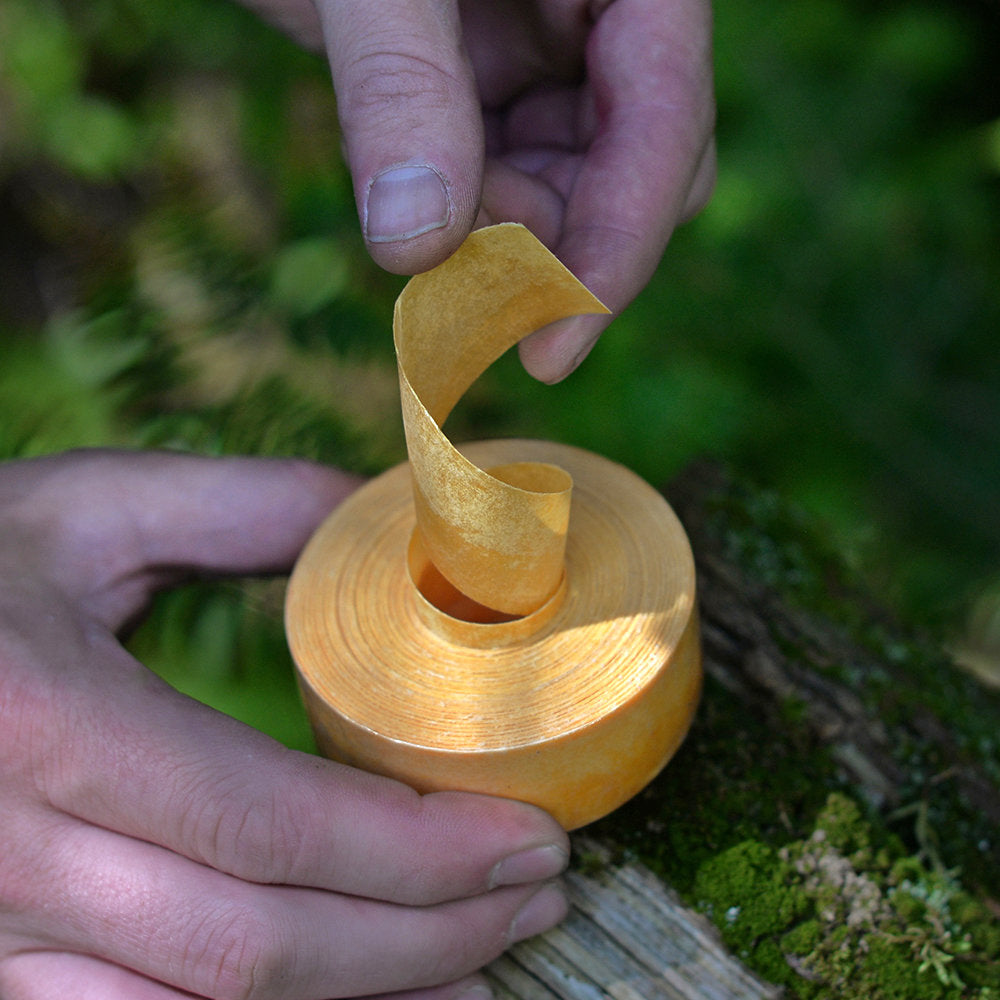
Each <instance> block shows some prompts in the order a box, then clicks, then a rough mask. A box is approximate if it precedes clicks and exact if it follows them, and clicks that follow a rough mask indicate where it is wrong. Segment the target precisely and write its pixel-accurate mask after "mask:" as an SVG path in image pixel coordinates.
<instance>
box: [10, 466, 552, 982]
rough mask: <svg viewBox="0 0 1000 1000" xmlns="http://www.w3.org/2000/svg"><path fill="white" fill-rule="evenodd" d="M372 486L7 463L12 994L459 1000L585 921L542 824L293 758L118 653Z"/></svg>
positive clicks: (327, 476) (231, 472)
mask: <svg viewBox="0 0 1000 1000" xmlns="http://www.w3.org/2000/svg"><path fill="white" fill-rule="evenodd" d="M354 485H355V484H354V483H353V482H352V481H351V480H350V479H349V478H348V477H346V476H343V475H340V474H338V473H335V472H333V471H330V470H325V469H322V468H319V467H317V466H312V465H309V464H306V463H301V462H292V461H278V460H270V461H269V460H251V459H205V458H196V457H190V456H180V455H167V454H123V453H114V452H103V451H101V452H78V453H69V454H66V455H61V456H55V457H49V458H43V459H34V460H30V461H23V462H13V463H10V464H8V465H6V466H0V845H2V847H0V995H2V996H3V997H5V998H9V1000H56V998H61V997H64V996H73V997H74V998H75V1000H97V998H100V1000H125V998H128V1000H167V998H174V1000H180V998H181V997H189V996H191V995H195V996H198V997H210V998H218V1000H224V998H225V1000H228V998H243V1000H277V998H281V1000H328V998H330V997H341V996H356V995H361V994H378V993H382V992H384V991H390V990H404V989H409V990H415V992H410V993H405V994H402V996H405V997H410V998H412V1000H417V998H419V1000H448V998H452V997H456V996H458V994H459V993H460V992H461V990H462V989H463V988H466V987H468V986H470V985H471V984H473V983H475V982H477V981H478V980H477V978H476V977H475V976H474V973H475V971H476V970H477V969H479V968H480V967H481V966H482V965H484V964H485V963H487V962H488V961H490V960H491V959H492V958H493V957H495V956H496V955H497V954H499V953H500V952H501V951H502V950H503V949H504V948H505V947H506V946H507V944H508V943H510V942H512V941H514V940H516V939H519V938H522V937H525V936H528V935H529V934H532V933H535V932H538V931H540V930H543V929H545V928H547V927H548V926H550V925H551V924H553V923H555V922H556V921H557V920H558V919H560V917H561V916H562V915H563V913H564V910H565V903H564V900H563V898H562V894H561V892H560V891H559V889H558V888H557V887H556V886H555V885H553V884H550V883H547V882H546V881H544V880H546V879H549V878H551V877H552V876H554V875H555V874H557V872H558V871H559V870H560V869H561V868H562V866H563V864H564V862H565V859H566V856H567V842H566V837H565V834H564V833H563V832H562V830H561V829H559V828H558V827H557V826H556V824H555V823H554V822H553V821H552V820H551V819H549V817H547V816H546V815H544V814H543V813H542V812H540V811H539V810H537V809H534V808H532V807H530V806H525V805H520V804H517V803H513V802H507V801H503V800H499V799H491V798H488V797H485V796H476V795H463V794H458V793H452V794H435V795H427V796H424V797H420V796H418V795H417V794H416V793H415V792H413V791H411V790H410V789H408V788H405V787H404V786H402V785H400V784H398V783H396V782H393V781H390V780H388V779H384V778H378V777H374V776H371V775H367V774H363V773H361V772H359V771H355V770H352V769H350V768H347V767H343V766H340V765H337V764H334V763H331V762H329V761H325V760H321V759H320V758H317V757H312V756H309V755H306V754H301V753H296V752H293V751H290V750H287V749H285V748H283V747H282V746H280V745H278V744H277V743H275V742H274V741H272V740H271V739H269V738H268V737H266V736H264V735H262V734H261V733H258V732H255V731H253V730H251V729H249V728H247V727H246V726H243V725H242V724H240V723H238V722H236V721H234V720H232V719H229V718H227V717H225V716H222V715H219V714H217V713H215V712H214V711H212V710H211V709H209V708H207V707H205V706H203V705H200V704H198V703H196V702H193V701H191V700H190V699H188V698H185V697H183V696H182V695H180V694H178V693H177V692H176V691H174V690H173V689H171V688H170V687H168V686H167V685H166V684H164V683H163V682H161V681H160V680H159V679H158V678H156V677H155V676H154V675H153V674H151V673H150V672H149V671H147V670H146V669H145V668H144V667H143V666H142V665H141V664H139V663H137V662H136V661H135V660H134V659H133V658H132V657H131V656H130V655H129V654H128V653H127V652H126V651H125V649H123V648H122V646H121V645H120V644H119V643H118V641H117V640H116V638H115V635H116V633H118V632H120V630H122V629H123V628H124V627H125V626H126V625H127V624H128V623H129V622H131V621H133V620H134V619H135V616H136V615H137V614H138V613H140V612H141V610H142V609H143V607H144V606H145V604H146V603H147V601H148V599H149V597H150V595H151V594H152V592H153V591H154V590H155V589H156V588H158V587H161V586H163V585H165V584H169V583H171V582H176V581H178V580H181V579H183V578H185V577H189V576H190V575H192V574H199V575H205V574H210V575H215V574H222V573H242V574H246V573H261V572H273V571H278V570H283V569H286V568H287V567H288V566H289V564H290V562H291V561H292V560H293V559H294V557H295V555H296V554H297V552H298V551H299V549H300V548H301V546H302V544H303V542H304V541H305V539H306V538H307V537H308V535H309V534H310V533H311V531H312V530H313V528H314V527H315V526H316V524H317V523H318V522H319V520H320V519H321V518H322V517H323V516H324V514H325V513H326V511H327V510H328V509H329V508H330V507H332V506H333V505H334V504H335V503H336V502H337V501H338V500H340V499H341V498H342V497H343V496H345V495H346V494H347V493H348V492H349V491H350V490H351V489H352V488H353V486H354ZM494 886H496V888H492V887H494ZM440 984H445V985H440Z"/></svg>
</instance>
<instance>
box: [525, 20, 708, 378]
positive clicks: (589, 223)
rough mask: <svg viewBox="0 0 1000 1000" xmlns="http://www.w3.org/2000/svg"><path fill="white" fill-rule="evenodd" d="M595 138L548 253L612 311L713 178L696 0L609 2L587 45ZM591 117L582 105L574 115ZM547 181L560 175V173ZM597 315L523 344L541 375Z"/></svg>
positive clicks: (553, 368) (559, 369)
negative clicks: (561, 223)
mask: <svg viewBox="0 0 1000 1000" xmlns="http://www.w3.org/2000/svg"><path fill="white" fill-rule="evenodd" d="M588 80H589V86H590V91H591V95H590V96H591V100H592V109H591V117H592V119H593V124H592V127H593V135H592V137H590V141H589V145H588V146H587V148H586V151H585V153H584V155H583V156H582V158H580V160H579V163H578V169H577V170H576V171H575V173H574V174H573V175H572V179H571V183H569V182H567V180H566V179H565V178H564V179H562V181H561V183H562V184H563V185H564V186H565V194H566V209H565V222H564V227H563V232H562V236H561V238H560V240H559V242H558V244H557V245H556V247H555V250H556V253H557V254H558V255H559V257H560V258H561V259H562V261H563V262H564V263H565V264H566V266H567V267H569V268H570V270H572V271H573V272H574V273H575V274H576V275H577V276H578V277H579V278H580V280H581V281H583V283H584V284H585V285H587V287H588V288H590V289H591V291H593V292H594V294H595V295H597V297H598V298H600V299H601V300H602V301H603V302H604V303H605V304H606V305H607V306H608V307H609V308H610V309H611V310H612V313H613V314H616V313H619V312H620V311H621V310H622V309H623V308H624V307H625V306H626V305H627V304H628V303H629V302H630V301H631V300H632V299H633V298H634V297H635V296H636V295H637V294H638V292H639V291H640V290H641V289H642V288H643V286H644V285H645V284H646V282H647V281H648V280H649V278H650V277H651V276H652V274H653V271H654V270H655V268H656V266H657V264H658V262H659V260H660V257H661V256H662V253H663V250H664V247H665V246H666V243H667V241H668V239H669V238H670V235H671V233H672V231H673V229H674V227H675V226H676V225H677V223H678V222H679V221H681V220H682V219H683V218H685V217H687V216H690V215H691V214H692V213H693V211H694V210H696V209H697V208H700V207H701V205H702V204H703V203H704V201H705V200H707V197H708V194H709V191H710V189H711V183H712V180H713V178H714V147H713V146H712V144H711V136H712V130H713V115H714V104H713V100H712V73H711V20H710V13H709V9H708V5H707V4H706V3H704V2H702V0H670V2H666V0H617V2H615V3H612V4H610V5H609V6H607V8H606V9H605V10H604V12H603V14H602V15H601V17H600V20H599V21H598V23H597V24H596V25H595V27H594V31H593V35H592V37H591V40H590V43H589V48H588ZM587 118H588V116H587V115H586V114H584V112H583V111H581V123H583V124H584V125H586V120H587ZM556 183H560V181H559V180H558V179H557V180H556ZM608 322H609V320H608V319H606V318H597V317H580V318H577V319H574V320H570V321H564V322H563V323H560V324H557V325H556V326H555V327H554V328H552V329H549V330H546V331H541V332H539V333H538V334H536V335H535V336H533V337H531V338H529V339H528V340H527V341H525V342H524V343H523V344H522V346H521V358H522V360H523V362H524V364H525V367H526V368H527V369H528V370H529V371H530V372H531V373H532V374H533V375H535V376H536V377H537V378H540V379H541V380H542V381H546V382H554V381H558V380H559V379H560V378H563V377H565V375H567V374H568V373H569V372H570V371H571V370H572V369H573V368H574V367H575V366H576V365H578V364H579V363H580V362H581V361H582V360H583V358H584V357H585V356H586V354H587V352H588V351H589V349H590V348H591V347H592V346H593V343H594V342H595V341H596V339H597V337H598V336H599V334H600V332H601V330H602V329H603V328H604V327H605V326H606V325H607V323H608Z"/></svg>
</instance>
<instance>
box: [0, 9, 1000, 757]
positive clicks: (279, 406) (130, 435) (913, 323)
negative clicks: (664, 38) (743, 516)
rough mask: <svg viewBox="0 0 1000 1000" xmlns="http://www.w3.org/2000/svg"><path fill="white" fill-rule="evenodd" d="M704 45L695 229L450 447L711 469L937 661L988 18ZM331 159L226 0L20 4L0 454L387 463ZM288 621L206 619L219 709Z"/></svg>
mask: <svg viewBox="0 0 1000 1000" xmlns="http://www.w3.org/2000/svg"><path fill="white" fill-rule="evenodd" d="M716 17H717V27H716V45H717V87H718V101H719V125H718V134H719V149H720V164H721V166H720V175H719V182H718V188H717V192H716V195H715V198H714V200H713V202H712V203H711V205H710V206H709V208H708V209H707V210H706V211H705V212H704V213H703V214H702V216H700V217H699V218H698V219H697V220H696V221H695V222H693V223H691V224H690V225H688V226H687V227H685V228H684V229H682V230H681V231H679V232H678V234H677V235H676V237H675V239H674V241H673V243H672V245H671V246H670V248H669V249H668V252H667V255H666V257H665V259H664V262H663V265H662V266H661V268H660V270H659V272H658V274H657V276H656V278H655V279H654V281H653V282H652V283H651V285H650V286H649V288H648V289H647V290H646V292H645V293H644V294H643V295H642V297H641V298H640V299H639V301H637V302H636V303H635V305H634V306H633V307H632V308H631V309H630V310H629V311H628V312H627V313H626V315H625V316H623V317H622V318H621V319H620V320H618V321H617V322H616V323H615V325H614V327H613V328H612V329H611V330H610V331H609V333H608V334H607V335H606V336H605V337H604V338H603V340H602V341H601V343H600V344H599V346H598V347H597V348H596V349H595V351H594V353H593V355H592V356H591V358H590V359H589V360H588V361H587V363H586V364H585V365H584V366H583V368H582V369H581V370H580V371H579V372H577V373H576V374H575V375H574V376H573V377H571V378H570V379H569V380H567V381H566V382H565V383H563V384H561V385H560V386H557V387H554V388H552V387H544V386H541V385H538V384H535V383H533V382H532V381H531V380H530V379H528V378H527V377H526V376H524V375H523V373H522V372H521V371H520V369H519V366H518V364H517V361H516V359H514V358H506V359H503V360H501V362H499V363H498V364H497V365H496V366H495V367H494V368H493V369H492V370H491V371H490V372H489V373H487V375H486V376H484V378H483V379H482V380H481V381H480V383H478V384H477V386H476V387H474V389H473V391H472V392H471V393H470V394H469V396H468V397H467V398H466V400H465V401H464V402H463V403H462V405H461V412H460V413H458V414H457V415H456V417H455V418H454V425H453V426H452V428H451V431H452V434H453V436H455V437H456V438H466V437H479V436H488V437H495V436H502V435H508V434H523V435H528V436H537V437H549V438H555V439H561V440H565V441H569V442H572V443H576V444H580V445H582V446H584V447H588V448H591V449H593V450H595V451H598V452H601V453H604V454H606V455H609V456H611V457H613V458H616V459H618V460H620V461H622V462H623V463H625V464H626V465H629V466H631V467H632V468H634V469H636V470H637V471H638V472H640V473H641V474H642V475H644V476H645V477H646V478H648V479H649V480H650V481H652V482H653V483H657V484H659V483H663V482H665V481H666V480H668V479H669V478H670V476H671V475H672V474H674V473H675V472H676V471H677V470H678V469H679V468H680V467H682V466H683V465H684V464H685V463H686V462H688V461H689V460H690V459H692V458H693V457H695V456H698V455H702V454H709V455H714V456H718V457H721V458H723V459H725V460H727V461H729V462H731V463H733V464H734V465H735V466H736V467H737V468H739V469H741V470H743V471H745V472H747V473H749V474H751V475H752V476H753V477H755V478H756V479H758V480H759V481H761V482H762V483H764V484H766V485H769V486H773V487H775V488H777V489H778V490H779V491H780V492H781V493H782V494H783V495H784V496H786V497H788V498H791V499H793V500H794V501H796V502H798V503H800V504H801V505H803V506H804V507H805V508H807V509H809V510H811V511H813V512H814V513H815V514H816V515H817V516H819V517H820V518H822V519H824V522H825V524H826V525H827V526H828V530H829V532H830V534H831V537H832V538H833V539H834V540H835V542H836V545H837V546H838V547H839V548H840V549H841V550H842V551H843V552H844V553H845V556H846V557H847V558H848V559H849V560H850V561H852V562H853V563H854V564H855V565H857V566H859V567H860V568H862V569H863V570H864V571H865V572H867V573H868V574H869V575H870V578H871V579H872V580H873V582H874V585H875V587H876V588H877V589H879V590H881V591H882V592H883V593H884V594H885V595H886V597H887V598H888V599H890V600H891V601H893V602H895V603H897V604H898V605H899V606H900V607H902V608H903V609H904V610H905V611H906V612H907V613H908V614H909V615H910V616H911V617H915V618H917V619H918V620H920V621H926V622H929V623H931V624H932V625H933V626H934V627H935V628H937V629H938V630H939V631H940V632H941V633H942V634H944V633H945V632H946V631H947V630H948V629H952V628H954V627H956V625H957V623H958V622H959V621H960V615H961V613H962V611H963V609H964V608H965V606H966V605H967V603H968V601H969V600H970V599H971V597H972V596H973V595H974V594H975V593H977V592H978V591H980V590H982V589H983V588H985V587H987V586H988V585H989V584H990V582H991V581H992V580H993V579H994V578H995V577H996V574H997V573H998V567H1000V562H998V558H997V557H998V552H1000V503H998V502H997V501H998V497H1000V471H998V461H997V455H998V446H1000V365H998V364H997V360H996V335H997V331H998V329H1000V249H998V248H1000V240H998V236H1000V212H998V208H1000V184H998V179H1000V178H998V175H1000V107H998V102H1000V98H998V96H997V95H1000V86H998V83H1000V81H998V76H1000V71H998V70H997V68H996V60H995V52H996V50H997V41H998V37H1000V24H998V15H997V10H996V7H995V6H994V5H993V4H992V3H989V2H987V0H982V2H975V0H967V2H951V3H929V2H916V0H910V2H879V3H861V2H849V0H811V2H809V3H805V4H797V5H794V6H789V5H788V4H783V3H779V2H777V0H721V2H719V3H718V4H717V6H716ZM338 145H339V138H338V134H337V126H336V108H335V103H334V100H333V96H332V94H331V92H330V88H329V84H328V77H327V70H326V67H325V65H324V64H323V61H322V60H321V59H320V58H319V57H318V56H314V55H310V54H305V53H303V52H301V51H300V50H298V49H296V48H295V47H294V46H292V45H291V44H290V43H289V42H287V41H286V40H284V39H283V38H282V37H281V36H279V35H278V34H276V33H275V32H273V31H272V30H270V29H268V28H267V27H265V26H264V25H262V24H261V23H259V22H258V21H256V20H255V19H254V18H253V17H252V16H251V15H249V14H247V13H246V12H245V11H243V10H241V9H240V8H238V7H236V6H232V5H229V4H227V3H225V2H223V0H169V2H168V0H92V2H88V3H85V4H83V3H69V2H66V3H59V2H57V0H31V2H29V0H4V3H3V5H2V6H0V324H2V333H3V338H2V341H0V457H13V456H18V455H30V454H36V453H40V452H45V451H51V450H55V449H59V448H64V447H70V446H75V445H87V444H121V445H127V446H138V447H147V446H157V447H159V446H168V447H181V448H193V449H197V450H200V451H209V452H222V451H241V452H256V453H271V454H273V453H284V454H300V455H303V454H304V455H312V456H315V457H318V458H321V459H323V460H325V461H331V462H337V463H339V464H342V465H346V466H349V467H352V468H355V469H359V470H363V471H366V472H374V471H377V470H379V469H381V468H384V467H385V466H386V465H388V464H390V463H391V462H394V461H396V460H398V459H400V458H401V457H402V455H403V447H402V438H401V431H400V427H399V420H398V402H397V397H396V388H395V374H394V370H393V359H392V352H391V341H390V335H389V327H390V315H391V306H392V301H393V299H394V297H395V295H396V294H397V293H398V291H399V288H400V287H401V281H400V279H397V278H395V277H392V276H389V275H386V274H384V273H382V272H380V271H379V270H378V269H377V268H375V267H374V266H373V265H372V264H371V263H370V261H369V260H368V259H367V257H366V256H365V254H364V251H363V248H362V246H361V243H360V240H359V238H358V235H357V222H356V216H355V210H354V206H353V200H352V196H351V188H350V181H349V177H348V176H347V174H346V172H345V170H344V168H343V165H342V164H341V162H340V159H339V155H338ZM240 593H241V594H242V593H243V591H240ZM220 600H221V601H222V602H223V604H225V599H221V598H220ZM202 606H203V605H202V603H200V602H197V601H196V602H194V603H193V605H192V607H191V608H189V610H188V612H184V611H183V610H181V611H177V610H176V609H175V611H174V612H172V614H173V617H169V616H168V620H169V622H172V623H173V624H172V626H170V627H173V628H175V629H177V630H178V631H179V633H182V634H186V633H188V632H190V631H191V630H192V629H194V624H193V623H192V622H191V621H190V620H189V619H188V618H186V617H185V614H188V615H195V610H196V608H200V607H202ZM275 608H276V602H275V601H274V600H272V599H271V598H270V597H268V596H267V595H264V596H261V597H260V598H259V600H258V598H257V597H254V598H253V599H251V600H249V601H246V600H243V599H242V598H241V599H240V600H234V601H233V602H232V606H231V607H230V608H229V610H228V611H226V612H223V611H219V610H218V609H216V611H215V612H214V613H215V614H217V616H218V620H219V621H220V622H221V621H228V622H229V625H230V631H229V633H228V634H229V635H230V639H231V641H230V643H229V645H224V648H223V649H222V651H221V652H220V654H219V655H220V659H221V661H224V662H225V663H230V667H226V668H223V667H221V666H220V668H219V669H220V677H222V678H223V680H220V684H221V685H222V686H223V687H228V685H229V681H226V680H225V677H228V676H229V675H228V674H227V673H226V671H227V670H229V669H231V660H232V656H233V651H232V646H233V643H236V642H237V640H236V639H235V638H234V637H235V636H237V635H239V634H241V630H242V629H244V627H245V622H244V621H243V616H245V615H247V614H258V613H259V614H262V615H263V616H264V617H265V619H266V620H267V621H269V622H271V623H272V625H273V624H274V623H275V622H277V621H278V612H277V611H276V610H275ZM248 609H249V610H248ZM195 616H196V615H195ZM227 616H228V617H227ZM196 617H197V616H196ZM159 629H160V633H161V634H163V633H164V630H168V623H167V622H166V621H161V622H160V623H159ZM208 631H209V632H210V631H211V630H208ZM147 634H148V633H147ZM137 641H139V642H141V641H142V638H141V637H140V639H139V640H137ZM154 645H155V644H154ZM168 645H169V643H168ZM158 648H160V647H158ZM149 652H150V655H153V650H152V649H150V650H149ZM161 652H162V648H161ZM276 655H277V654H276ZM279 658H280V657H279ZM262 659H264V660H267V661H268V662H270V661H271V660H272V659H273V657H272V656H271V655H270V654H269V655H268V656H266V657H262V656H261V655H260V653H259V652H258V653H251V652H248V653H247V654H246V656H245V660H246V663H247V664H248V666H247V667H246V669H248V670H249V669H259V670H260V671H261V673H262V674H266V675H267V676H270V674H271V673H273V671H271V670H270V668H268V669H266V670H264V669H263V668H260V667H259V664H260V661H261V660H262ZM175 660H177V661H178V662H179V661H183V660H184V656H183V654H182V653H181V652H177V653H176V655H175V656H172V657H171V656H168V657H166V661H167V664H168V665H167V666H165V667H163V669H164V670H165V672H167V673H168V674H169V673H170V669H171V668H170V667H169V663H172V662H174V661H175ZM255 664H256V665H257V666H254V665H255ZM178 669H179V670H180V671H181V672H182V673H183V668H181V667H179V668H178ZM207 673H208V674H209V675H211V671H210V670H209V671H207ZM205 674H206V672H205V671H204V670H203V671H200V672H199V673H198V677H197V678H196V679H194V680H189V681H188V685H189V687H190V686H193V687H194V689H195V691H196V692H198V693H202V694H206V696H208V695H207V693H206V691H207V689H203V687H202V686H201V685H203V684H204V683H205V682H204V680H203V678H204V676H205ZM199 678H200V679H199ZM261 683H263V682H262V681H261ZM243 689H245V685H243ZM247 711H248V712H249V713H250V715H251V716H252V715H253V711H252V710H250V709H247ZM299 725H300V723H298V722H296V723H293V724H291V728H290V731H291V732H292V733H293V735H292V736H288V734H287V733H283V735H285V736H288V738H289V739H291V740H292V741H294V740H295V739H297V738H298V737H296V736H294V733H296V732H298V731H299V730H298V728H297V727H298V726H299ZM303 738H304V737H303Z"/></svg>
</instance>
